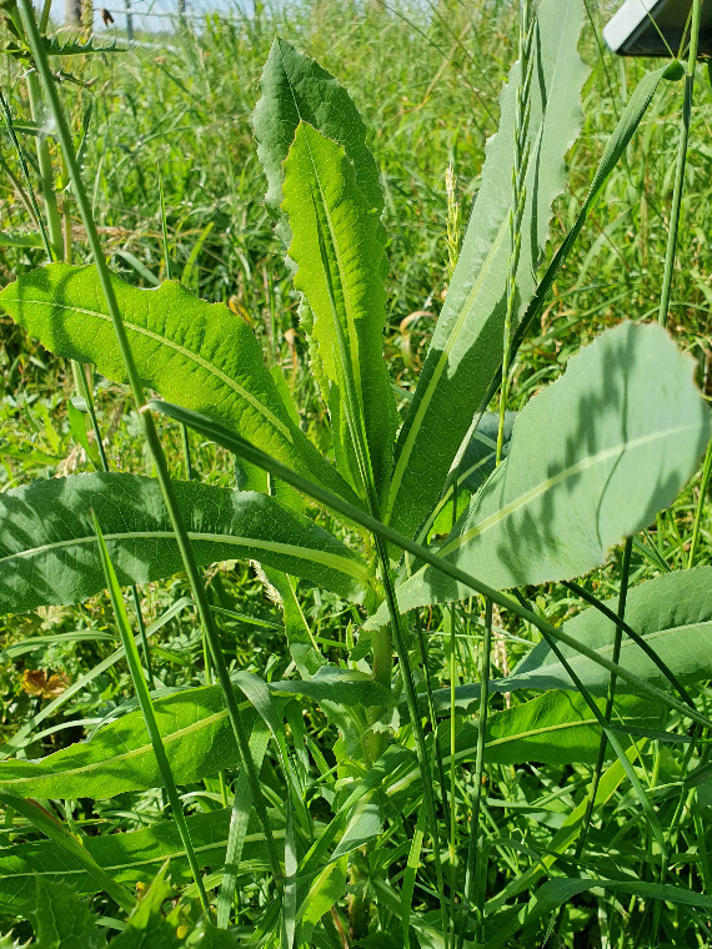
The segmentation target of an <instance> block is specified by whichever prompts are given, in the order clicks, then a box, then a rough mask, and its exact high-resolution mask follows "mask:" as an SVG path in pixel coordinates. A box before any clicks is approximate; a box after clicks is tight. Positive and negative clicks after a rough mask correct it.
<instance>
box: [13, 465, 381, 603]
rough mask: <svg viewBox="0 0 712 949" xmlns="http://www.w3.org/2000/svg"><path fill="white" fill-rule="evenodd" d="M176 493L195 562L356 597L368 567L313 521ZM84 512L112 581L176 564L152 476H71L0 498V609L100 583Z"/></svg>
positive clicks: (267, 506) (220, 492)
mask: <svg viewBox="0 0 712 949" xmlns="http://www.w3.org/2000/svg"><path fill="white" fill-rule="evenodd" d="M174 490H175V492H176V496H177V498H178V504H179V506H180V509H181V512H182V514H183V517H184V519H185V523H186V527H187V529H188V533H189V535H190V537H191V540H192V541H193V552H194V556H195V558H196V560H197V562H198V563H199V564H209V563H213V562H216V561H221V560H232V559H245V558H252V559H255V560H259V561H264V563H266V564H268V565H271V566H274V567H278V568H279V569H280V570H286V571H289V572H290V573H292V574H296V575H299V576H303V577H305V578H307V579H311V580H312V581H314V582H315V583H318V584H320V585H323V586H325V587H327V588H329V589H333V590H334V591H335V592H337V593H342V594H344V595H356V594H357V590H358V588H359V586H360V583H361V582H362V581H363V580H364V579H365V577H366V568H365V566H364V565H363V564H362V563H361V561H360V560H359V559H358V558H357V557H356V555H355V554H353V553H351V551H350V550H349V549H348V548H347V547H345V546H344V545H343V544H341V543H340V542H339V541H338V540H336V538H335V537H332V536H331V535H330V534H329V533H327V532H326V531H325V530H323V529H322V528H320V527H317V525H316V524H314V523H313V522H312V521H310V520H308V519H307V518H304V517H302V516H301V515H299V514H296V513H294V512H292V511H288V510H286V509H285V508H282V507H281V506H280V505H279V504H278V503H277V502H276V501H274V500H273V499H272V498H269V497H266V496H265V495H262V494H256V493H254V492H247V491H244V492H243V491H230V490H228V489H226V488H218V487H216V486H214V485H204V484H200V483H198V482H195V481H190V482H175V483H174ZM90 510H93V511H94V512H95V514H96V515H97V517H98V518H99V521H100V523H101V525H102V529H103V531H104V536H105V538H106V543H107V546H108V548H109V552H110V555H111V558H112V560H113V562H114V564H115V566H116V571H117V574H118V577H119V581H120V582H121V583H123V584H128V583H145V582H146V581H148V580H156V579H158V578H160V577H167V576H171V574H173V573H176V572H178V571H179V570H181V569H182V561H181V558H180V553H179V551H178V547H177V544H176V540H175V535H174V533H173V530H172V528H171V524H170V521H169V518H168V514H167V513H166V510H165V505H164V504H163V498H162V495H161V491H160V488H159V485H158V482H157V481H155V480H154V479H152V478H144V477H139V476H136V475H127V474H105V473H101V472H98V473H96V474H88V475H73V476H71V477H69V478H52V479H50V480H49V481H38V482H35V483H34V484H31V485H29V486H27V487H22V488H16V489H14V490H11V491H7V492H5V493H4V494H2V495H0V611H2V612H5V613H7V612H20V611H22V610H28V609H32V608H33V607H35V606H38V605H40V604H50V603H72V602H75V601H76V600H81V599H84V598H85V597H88V596H91V595H92V594H94V593H97V592H98V591H99V590H102V589H104V586H105V580H104V575H103V571H102V569H101V564H100V561H99V558H98V554H97V549H96V537H95V534H94V530H93V526H92V521H91V516H90V513H89V512H90Z"/></svg>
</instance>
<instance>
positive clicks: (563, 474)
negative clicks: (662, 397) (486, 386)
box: [441, 423, 699, 557]
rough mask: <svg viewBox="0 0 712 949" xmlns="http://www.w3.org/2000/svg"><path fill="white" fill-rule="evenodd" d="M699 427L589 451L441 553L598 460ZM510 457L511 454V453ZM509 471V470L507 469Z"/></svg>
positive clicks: (671, 429)
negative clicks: (591, 453) (583, 456)
mask: <svg viewBox="0 0 712 949" xmlns="http://www.w3.org/2000/svg"><path fill="white" fill-rule="evenodd" d="M698 428H699V423H697V424H695V423H691V424H689V425H684V426H676V427H675V428H668V429H662V430H658V431H657V432H654V433H652V434H649V435H641V436H640V437H639V438H634V439H631V440H630V441H626V442H620V443H619V444H617V445H612V446H610V447H609V448H605V449H603V450H602V451H600V452H597V453H596V454H595V455H587V456H586V457H585V458H581V459H579V461H577V462H576V463H575V464H573V465H569V467H568V468H563V469H562V470H561V471H559V472H558V473H557V474H556V475H554V476H553V477H551V478H546V479H545V480H543V481H540V482H539V483H538V484H536V485H534V487H532V488H530V489H529V490H528V491H525V492H524V493H523V494H520V495H519V496H518V497H516V498H513V499H512V500H511V501H510V502H508V503H507V504H505V505H504V507H502V508H500V509H499V510H498V511H496V512H495V513H494V514H491V515H490V516H489V517H486V518H485V519H484V520H483V521H480V523H479V524H476V525H475V526H474V527H471V528H470V529H469V530H467V531H465V532H464V533H462V534H460V535H459V536H458V537H456V538H455V539H454V540H452V541H451V542H450V543H449V544H446V545H445V546H444V547H443V548H442V550H441V554H442V556H444V557H445V556H447V555H448V554H450V553H452V552H453V551H455V550H458V549H459V548H461V547H462V546H463V544H466V543H468V542H469V541H471V540H474V539H475V538H476V537H479V536H480V535H481V534H483V533H484V532H485V531H487V530H489V529H490V528H491V527H494V526H495V525H496V524H499V523H500V522H501V521H504V520H506V518H508V517H510V516H511V515H512V514H514V513H515V512H516V511H518V510H519V509H520V508H521V507H524V506H526V505H527V504H529V503H530V502H531V501H533V500H535V499H536V498H537V497H540V496H541V495H542V494H544V493H545V492H546V491H548V490H549V489H550V488H552V487H554V486H556V485H558V484H562V483H563V482H564V481H566V480H567V478H569V477H573V476H575V475H577V474H580V473H581V472H583V471H586V470H587V469H588V468H592V467H594V466H595V465H597V464H603V463H604V462H605V461H607V460H608V459H609V458H611V457H613V456H614V455H619V454H623V453H625V452H627V451H631V450H633V451H634V450H635V449H637V448H639V447H641V446H642V445H645V444H650V443H652V442H654V441H657V440H659V439H666V438H670V437H672V436H679V435H683V434H684V433H685V432H688V431H693V430H696V429H698ZM510 457H511V456H510ZM508 463H509V459H505V461H504V462H503V465H506V464H508ZM505 474H506V471H505Z"/></svg>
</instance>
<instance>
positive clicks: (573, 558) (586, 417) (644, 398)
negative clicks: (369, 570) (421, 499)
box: [376, 323, 710, 622]
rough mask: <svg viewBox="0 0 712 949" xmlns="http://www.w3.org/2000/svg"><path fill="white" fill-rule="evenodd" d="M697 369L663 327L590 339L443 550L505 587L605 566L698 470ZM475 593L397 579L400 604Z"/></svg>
mask: <svg viewBox="0 0 712 949" xmlns="http://www.w3.org/2000/svg"><path fill="white" fill-rule="evenodd" d="M693 370H694V365H693V362H692V360H691V359H690V358H689V357H688V356H684V355H682V354H681V353H680V352H678V350H677V349H676V347H675V345H674V343H673V342H672V340H671V339H670V337H669V336H668V334H667V333H666V332H665V331H664V330H663V329H661V328H660V327H659V326H658V325H657V324H651V325H645V326H636V325H633V324H632V323H624V324H623V325H621V326H619V327H616V328H615V329H612V330H608V331H607V332H605V333H604V334H603V335H602V336H600V337H599V338H598V339H597V340H596V341H595V342H594V343H592V344H591V345H590V346H586V347H585V348H584V349H582V350H581V352H580V353H579V354H578V355H576V356H574V357H573V358H572V359H571V360H570V361H569V365H568V367H567V369H566V372H565V373H564V375H563V376H562V377H561V378H560V379H558V380H557V381H556V382H555V383H553V384H552V385H550V386H549V387H548V388H547V389H545V390H544V391H543V392H542V393H540V394H539V395H536V396H535V397H534V398H533V399H531V400H530V402H529V403H528V404H527V406H526V408H525V409H524V410H523V411H522V412H521V413H520V414H519V416H518V417H517V420H516V422H515V424H514V429H513V432H512V441H511V447H510V450H509V455H508V456H507V458H506V459H505V460H504V461H503V462H502V464H501V465H500V466H499V468H497V470H496V471H495V472H494V474H493V475H492V476H491V477H490V478H489V480H488V481H487V482H486V484H485V485H484V487H483V488H482V490H481V491H480V493H479V494H478V495H476V497H474V498H473V500H472V502H471V504H470V507H469V510H468V512H467V514H466V515H465V516H464V518H463V519H462V520H461V521H460V523H459V524H458V525H457V527H456V529H455V531H454V532H453V534H452V535H451V537H450V538H449V539H448V541H446V542H445V544H444V545H443V547H442V548H441V550H440V553H441V554H442V556H443V557H444V558H447V559H448V560H450V561H451V562H453V563H455V564H457V565H458V566H459V567H462V568H463V569H464V570H467V571H468V572H470V573H472V574H473V575H475V576H476V577H477V578H478V579H480V580H482V581H483V582H485V583H487V584H489V585H490V586H492V587H496V588H499V589H502V588H507V587H512V586H518V585H526V584H535V583H543V582H545V581H548V580H564V579H569V578H571V577H576V576H580V575H581V574H583V573H585V572H586V571H588V570H591V569H592V568H593V567H596V566H598V565H599V564H602V563H603V562H604V561H605V559H606V557H607V555H608V551H609V550H610V548H611V547H612V546H613V545H615V544H617V543H618V542H619V541H620V540H621V539H622V538H623V537H624V536H626V535H630V534H634V533H635V532H637V531H639V530H641V529H642V528H644V527H645V526H646V525H647V524H648V523H649V522H650V520H651V519H652V517H653V516H654V515H655V513H656V512H657V511H659V510H661V509H662V508H664V507H666V506H667V505H668V504H670V503H671V502H672V501H673V500H674V498H675V496H676V494H677V493H678V492H679V491H680V489H681V488H682V487H683V485H684V484H685V482H686V481H687V480H688V478H689V477H690V476H691V475H692V474H693V472H694V471H695V468H696V467H697V463H698V461H699V458H700V455H701V454H702V452H703V450H704V447H705V445H706V443H707V440H708V439H709V436H710V413H709V411H708V409H707V407H706V406H705V403H704V401H703V400H702V399H701V397H700V395H699V393H698V391H697V389H696V388H695V385H694V383H693V380H692V374H693ZM469 593H470V591H469V588H466V587H464V586H462V585H460V584H457V583H456V582H455V581H453V580H451V579H450V578H448V577H446V576H445V575H444V574H442V573H441V572H440V571H438V570H436V569H435V568H433V567H426V568H421V570H420V571H418V572H417V573H416V574H415V575H414V576H413V577H412V578H410V579H409V580H407V581H406V582H405V583H404V584H402V585H401V587H400V588H399V590H398V603H399V606H400V608H401V609H402V610H408V609H412V608H413V607H415V606H423V605H425V604H427V603H437V602H444V601H448V600H454V599H460V598H463V597H466V596H468V595H469ZM384 616H385V613H384V610H383V609H381V610H380V611H379V614H378V616H377V618H376V622H379V621H383V620H384Z"/></svg>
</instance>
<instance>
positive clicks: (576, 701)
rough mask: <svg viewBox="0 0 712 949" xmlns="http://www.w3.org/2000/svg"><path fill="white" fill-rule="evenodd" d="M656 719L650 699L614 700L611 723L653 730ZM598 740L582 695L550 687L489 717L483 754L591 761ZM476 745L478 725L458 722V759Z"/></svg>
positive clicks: (470, 756) (498, 760) (493, 759)
mask: <svg viewBox="0 0 712 949" xmlns="http://www.w3.org/2000/svg"><path fill="white" fill-rule="evenodd" d="M502 681H503V680H502ZM458 697H460V696H458ZM597 703H598V706H599V709H600V711H601V714H603V711H604V708H605V704H606V703H605V699H598V700H597ZM659 721H660V710H659V709H658V708H657V707H656V706H654V705H653V704H652V703H651V702H649V701H644V700H641V699H639V698H638V697H637V696H631V695H621V696H619V697H618V698H617V700H616V703H615V707H614V712H613V718H612V723H613V726H614V727H617V728H625V727H626V726H634V727H636V728H642V727H646V726H647V727H648V728H652V729H655V728H657V727H658V725H659ZM448 728H449V723H448ZM440 740H441V745H442V753H443V754H444V755H447V754H448V753H449V740H450V737H449V734H447V733H446V731H443V732H442V734H441V739H440ZM600 743H601V726H600V724H599V722H598V719H597V718H596V717H595V715H594V714H593V712H592V711H591V709H590V708H589V706H588V705H587V703H586V701H585V700H584V699H583V697H582V696H581V695H579V694H578V693H576V692H573V693H572V692H561V691H555V690H552V691H549V692H545V693H544V694H543V695H539V696H537V697H536V698H534V699H530V700H529V701H528V702H522V703H521V704H519V705H513V706H512V708H509V709H504V710H503V711H501V712H495V713H494V714H493V715H490V716H489V718H488V720H487V737H486V752H485V754H486V761H487V763H488V764H520V763H521V762H527V761H538V762H543V763H545V764H556V765H564V764H573V763H574V762H579V763H582V764H593V763H594V762H595V761H596V759H597V757H598V749H599V745H600ZM476 747H477V726H476V725H470V724H467V723H463V724H462V725H461V726H460V728H459V729H458V736H457V745H456V755H457V761H458V762H473V761H474V760H475V753H476ZM610 753H611V755H612V754H613V752H612V751H611V752H610Z"/></svg>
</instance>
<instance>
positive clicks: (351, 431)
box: [282, 122, 394, 487]
mask: <svg viewBox="0 0 712 949" xmlns="http://www.w3.org/2000/svg"><path fill="white" fill-rule="evenodd" d="M283 190H284V201H283V204H282V207H283V209H284V211H285V212H286V214H287V217H288V219H289V223H290V227H291V231H292V241H291V243H290V245H289V256H290V258H291V259H292V260H293V261H294V263H295V265H296V273H295V276H294V283H295V286H296V287H297V289H298V290H300V291H301V292H302V293H303V295H304V297H305V299H306V301H307V303H308V304H309V308H310V310H311V314H312V325H311V341H312V344H313V345H314V346H315V347H316V349H317V350H318V354H319V362H320V365H321V367H322V369H323V371H324V373H325V375H326V377H327V378H328V380H329V382H330V384H331V385H332V386H335V387H336V390H337V394H338V403H339V406H338V407H337V410H336V414H337V415H339V413H340V412H343V416H344V417H345V419H346V422H347V431H346V432H344V433H343V434H342V442H345V443H346V444H347V445H348V446H349V449H350V453H351V454H352V455H353V456H354V463H355V465H356V466H357V469H358V470H357V472H355V473H354V480H355V481H356V483H357V484H360V485H361V486H363V487H365V486H366V485H367V484H368V483H370V482H375V485H376V486H377V487H379V486H381V485H382V484H384V482H385V479H387V477H388V474H389V470H390V460H391V446H392V435H393V426H392V418H393V406H394V401H393V393H392V390H391V385H390V382H389V379H388V370H387V368H386V364H385V362H384V361H383V326H384V323H385V318H386V300H385V288H384V283H383V276H382V271H383V267H384V260H385V248H384V243H383V231H382V228H381V227H380V225H379V222H378V218H377V217H375V215H374V214H373V213H372V210H371V208H370V207H369V205H368V202H367V201H366V199H365V197H364V195H363V193H362V191H361V190H360V188H359V184H358V180H357V177H356V173H355V171H354V168H353V165H352V164H351V162H350V161H349V160H348V158H347V156H346V152H345V151H344V149H343V148H342V147H341V146H340V145H338V144H337V143H335V142H333V141H332V140H331V139H329V138H327V137H326V136H324V135H323V134H321V132H319V131H318V130H317V129H315V128H314V127H313V126H311V125H309V124H308V123H306V122H301V123H300V124H299V125H298V127H297V130H296V133H295V137H294V142H293V143H292V146H291V148H290V150H289V154H288V156H287V159H286V160H285V162H284V189H283Z"/></svg>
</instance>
